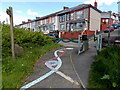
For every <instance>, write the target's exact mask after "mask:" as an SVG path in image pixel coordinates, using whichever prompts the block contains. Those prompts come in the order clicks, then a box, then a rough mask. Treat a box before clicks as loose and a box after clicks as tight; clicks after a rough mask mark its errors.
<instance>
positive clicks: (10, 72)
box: [2, 43, 61, 88]
mask: <svg viewBox="0 0 120 90" xmlns="http://www.w3.org/2000/svg"><path fill="white" fill-rule="evenodd" d="M60 46H61V45H59V44H55V43H51V44H47V45H45V46H33V47H30V48H26V49H25V50H24V54H23V55H21V56H19V57H17V58H16V59H15V60H13V59H12V57H10V56H9V57H5V58H3V62H2V86H3V87H2V88H20V86H21V84H22V83H23V82H24V80H25V78H26V76H27V75H29V74H30V72H31V71H32V70H33V66H34V64H35V63H36V61H37V60H38V59H39V58H40V57H41V56H42V55H44V54H45V53H46V52H48V51H50V50H52V49H54V48H57V47H60Z"/></svg>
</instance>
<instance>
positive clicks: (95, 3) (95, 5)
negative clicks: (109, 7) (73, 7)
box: [94, 0, 97, 8]
mask: <svg viewBox="0 0 120 90" xmlns="http://www.w3.org/2000/svg"><path fill="white" fill-rule="evenodd" d="M94 7H95V8H97V2H96V0H95V2H94Z"/></svg>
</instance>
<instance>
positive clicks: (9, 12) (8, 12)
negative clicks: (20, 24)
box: [6, 7, 15, 59]
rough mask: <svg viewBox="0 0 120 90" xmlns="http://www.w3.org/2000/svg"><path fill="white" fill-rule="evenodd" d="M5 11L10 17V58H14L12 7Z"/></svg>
mask: <svg viewBox="0 0 120 90" xmlns="http://www.w3.org/2000/svg"><path fill="white" fill-rule="evenodd" d="M6 13H7V14H8V15H9V17H10V35H11V49H12V58H13V59H14V58H15V51H14V34H13V10H12V7H9V9H7V10H6Z"/></svg>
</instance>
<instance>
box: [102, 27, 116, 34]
mask: <svg viewBox="0 0 120 90" xmlns="http://www.w3.org/2000/svg"><path fill="white" fill-rule="evenodd" d="M109 30H110V32H112V31H114V27H113V26H108V27H106V29H105V30H104V33H108V32H109Z"/></svg>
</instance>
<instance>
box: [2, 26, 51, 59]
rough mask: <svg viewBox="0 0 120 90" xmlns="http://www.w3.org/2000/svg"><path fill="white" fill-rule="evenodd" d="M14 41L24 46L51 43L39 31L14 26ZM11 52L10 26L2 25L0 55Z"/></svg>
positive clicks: (6, 54) (7, 54)
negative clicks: (0, 49) (0, 51)
mask: <svg viewBox="0 0 120 90" xmlns="http://www.w3.org/2000/svg"><path fill="white" fill-rule="evenodd" d="M14 42H15V44H18V45H20V46H22V47H23V48H25V47H31V45H33V44H34V45H37V46H44V45H45V44H50V43H52V40H51V39H50V38H49V37H48V36H44V35H43V34H41V32H30V31H28V30H23V29H20V28H14ZM10 53H11V40H10V26H9V25H4V26H3V29H2V56H3V57H5V56H9V55H10Z"/></svg>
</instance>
